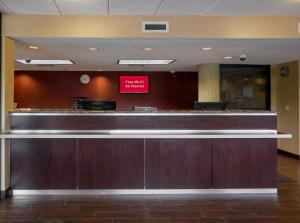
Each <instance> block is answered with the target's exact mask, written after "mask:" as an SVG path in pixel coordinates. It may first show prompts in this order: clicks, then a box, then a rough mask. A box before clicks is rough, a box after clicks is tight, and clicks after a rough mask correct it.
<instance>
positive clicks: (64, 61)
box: [16, 59, 74, 65]
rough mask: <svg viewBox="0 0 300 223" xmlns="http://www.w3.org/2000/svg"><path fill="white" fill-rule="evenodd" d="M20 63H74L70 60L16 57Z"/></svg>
mask: <svg viewBox="0 0 300 223" xmlns="http://www.w3.org/2000/svg"><path fill="white" fill-rule="evenodd" d="M16 61H17V62H19V63H21V64H36V65H65V64H66V65H70V64H74V62H73V61H71V60H31V59H17V60H16Z"/></svg>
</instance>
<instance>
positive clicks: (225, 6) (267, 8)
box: [205, 0, 300, 15]
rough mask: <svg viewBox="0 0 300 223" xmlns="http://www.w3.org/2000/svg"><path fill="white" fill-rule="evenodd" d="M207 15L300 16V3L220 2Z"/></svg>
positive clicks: (279, 0) (265, 0)
mask: <svg viewBox="0 0 300 223" xmlns="http://www.w3.org/2000/svg"><path fill="white" fill-rule="evenodd" d="M205 15H300V1H298V0H242V1H237V0H218V2H217V3H216V4H215V5H214V6H213V7H211V8H210V9H209V10H208V11H207V12H206V13H205Z"/></svg>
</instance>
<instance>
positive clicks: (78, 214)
mask: <svg viewBox="0 0 300 223" xmlns="http://www.w3.org/2000/svg"><path fill="white" fill-rule="evenodd" d="M278 163H279V167H278V170H279V173H280V175H281V176H282V177H281V178H280V183H279V194H278V195H270V194H269V195H265V194H263V195H262V194H260V195H122V196H121V195H118V196H15V197H14V198H13V199H9V200H5V201H1V202H0V222H25V223H45V222H47V223H52V222H53V223H67V222H68V223H71V222H74V223H96V222H97V223H143V222H148V223H150V222H151V223H152V222H155V223H172V222H174V223H186V222H203V223H215V222H217V223H219V222H220V223H221V222H223V223H225V222H228V223H246V222H247V223H257V222H262V223H276V222H284V223H297V222H300V161H297V160H293V159H290V158H286V157H282V156H279V158H278Z"/></svg>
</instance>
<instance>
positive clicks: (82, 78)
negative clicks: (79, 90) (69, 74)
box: [80, 74, 90, 84]
mask: <svg viewBox="0 0 300 223" xmlns="http://www.w3.org/2000/svg"><path fill="white" fill-rule="evenodd" d="M80 82H81V83H82V84H88V83H89V82H90V76H89V75H87V74H82V75H81V76H80Z"/></svg>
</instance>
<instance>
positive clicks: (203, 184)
mask: <svg viewBox="0 0 300 223" xmlns="http://www.w3.org/2000/svg"><path fill="white" fill-rule="evenodd" d="M276 120H277V114H276V113H273V112H267V111H215V112H201V111H196V110H190V111H187V110H186V111H178V110H176V111H175V110H174V111H173V110H168V111H156V112H149V113H143V112H133V111H77V110H31V111H14V112H11V113H10V125H11V130H10V131H9V132H7V133H6V134H3V135H2V137H3V138H8V139H9V140H10V147H11V188H12V190H13V193H14V194H28V193H32V194H39V193H52V194H57V193H63V194H65V193H71V194H74V193H76V194H87V193H95V194H96V193H100V194H101V193H227V192H228V193H276V192H277V189H276V188H277V186H276V180H277V163H276V159H277V155H276V154H277V138H290V137H291V136H290V135H289V134H282V133H278V132H277V121H276Z"/></svg>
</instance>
